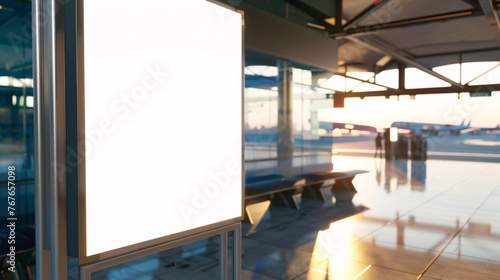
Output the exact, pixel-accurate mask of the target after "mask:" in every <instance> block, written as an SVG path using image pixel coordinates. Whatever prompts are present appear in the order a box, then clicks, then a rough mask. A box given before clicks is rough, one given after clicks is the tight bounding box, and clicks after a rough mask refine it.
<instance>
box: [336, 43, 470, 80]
mask: <svg viewBox="0 0 500 280" xmlns="http://www.w3.org/2000/svg"><path fill="white" fill-rule="evenodd" d="M346 38H347V39H348V40H350V41H352V42H354V43H356V44H358V45H361V46H363V47H365V48H367V49H370V50H373V51H376V52H379V53H382V54H384V55H388V56H390V57H392V58H393V59H395V60H398V61H400V62H403V63H406V64H408V65H411V66H413V67H415V68H417V69H420V70H422V71H424V72H425V73H427V74H429V75H432V76H434V77H436V78H438V79H440V80H443V81H445V82H447V83H449V84H451V85H453V86H454V87H456V88H463V87H464V86H463V85H461V84H459V83H457V82H455V81H453V80H451V79H449V78H447V77H445V76H443V75H441V74H439V73H436V72H434V71H432V70H431V69H429V68H427V67H425V66H423V65H421V64H419V63H417V62H415V61H413V60H412V59H410V58H408V57H406V56H403V55H401V54H399V53H397V52H395V51H393V50H391V49H389V48H386V47H384V46H382V45H380V44H377V42H376V41H375V39H374V38H372V39H366V40H363V39H359V38H356V37H346Z"/></svg>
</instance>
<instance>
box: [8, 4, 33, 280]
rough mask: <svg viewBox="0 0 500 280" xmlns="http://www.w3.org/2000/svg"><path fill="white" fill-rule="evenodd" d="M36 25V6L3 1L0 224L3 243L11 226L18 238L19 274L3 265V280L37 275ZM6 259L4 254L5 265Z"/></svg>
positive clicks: (17, 265)
mask: <svg viewBox="0 0 500 280" xmlns="http://www.w3.org/2000/svg"><path fill="white" fill-rule="evenodd" d="M31 22H32V21H31V1H25V0H9V1H0V209H1V210H0V219H2V220H3V221H4V222H8V223H6V224H5V226H3V227H2V228H1V229H0V236H1V237H0V239H2V242H3V241H4V240H7V239H3V238H4V237H5V238H6V237H7V236H12V232H13V230H12V228H9V227H8V226H7V224H12V223H13V225H15V238H16V239H15V241H16V244H15V246H16V247H15V248H16V273H12V271H9V270H8V268H9V266H7V265H2V266H1V268H0V278H1V279H29V278H27V277H29V275H30V274H31V275H32V276H34V274H33V268H34V258H33V253H34V249H35V240H34V224H35V218H34V213H35V207H34V184H33V176H34V145H33V143H34V140H33V138H34V137H33V79H32V55H31V51H32V50H31V49H32V48H31V43H32V36H31V34H32V33H31V30H32V26H31ZM9 244H10V245H13V244H11V243H9ZM4 253H5V254H6V253H7V252H4V250H2V253H1V254H4ZM5 258H6V256H5V255H0V262H1V263H2V264H3V263H4V260H5ZM30 268H31V269H30ZM16 277H18V278H16Z"/></svg>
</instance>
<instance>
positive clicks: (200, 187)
mask: <svg viewBox="0 0 500 280" xmlns="http://www.w3.org/2000/svg"><path fill="white" fill-rule="evenodd" d="M83 20H84V25H83V26H84V27H83V30H84V31H83V35H84V36H83V39H84V41H83V47H84V51H83V54H84V66H83V67H84V77H85V78H84V87H85V89H84V96H85V97H84V98H85V104H84V106H85V110H84V120H85V140H84V142H85V145H82V143H80V146H79V148H80V149H85V199H86V202H85V216H86V221H85V239H86V241H85V242H86V256H91V255H95V254H99V253H103V252H107V251H110V250H114V249H118V248H122V247H125V246H129V245H133V244H137V243H140V242H144V241H149V240H152V239H156V238H162V237H165V236H169V235H173V234H177V233H182V232H185V231H187V230H191V229H196V228H199V227H203V226H207V225H212V224H214V223H218V222H221V221H228V220H231V219H234V218H239V217H241V215H242V185H241V184H242V166H241V164H242V70H243V68H242V63H243V61H242V49H243V47H242V15H241V14H240V13H237V12H235V11H231V10H229V9H226V8H223V7H221V6H219V5H216V4H214V3H211V2H208V1H205V0H175V1H174V0H169V1H165V0H142V1H137V0H133V1H132V0H106V1H99V0H85V1H84V3H83ZM82 147H83V148H82Z"/></svg>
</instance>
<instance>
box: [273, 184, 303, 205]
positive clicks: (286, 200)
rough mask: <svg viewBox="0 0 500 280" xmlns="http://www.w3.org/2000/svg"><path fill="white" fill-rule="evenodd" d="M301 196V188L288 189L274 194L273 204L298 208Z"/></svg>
mask: <svg viewBox="0 0 500 280" xmlns="http://www.w3.org/2000/svg"><path fill="white" fill-rule="evenodd" d="M301 196H302V190H300V189H295V190H288V191H284V192H280V193H277V194H275V196H274V198H273V202H272V203H273V205H275V206H283V207H286V208H293V209H297V210H298V209H300V205H299V199H300V197H301Z"/></svg>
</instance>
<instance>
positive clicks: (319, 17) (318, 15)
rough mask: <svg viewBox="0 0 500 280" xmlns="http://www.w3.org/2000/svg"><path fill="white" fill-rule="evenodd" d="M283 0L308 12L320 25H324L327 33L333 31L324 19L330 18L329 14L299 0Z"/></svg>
mask: <svg viewBox="0 0 500 280" xmlns="http://www.w3.org/2000/svg"><path fill="white" fill-rule="evenodd" d="M285 1H286V2H287V3H290V4H291V5H293V6H295V7H296V8H297V9H299V10H301V11H303V12H304V13H306V14H308V15H309V16H310V17H312V18H313V19H314V20H316V21H317V22H318V24H321V26H323V27H325V29H326V30H327V31H328V32H329V33H331V32H332V31H333V26H332V25H330V24H329V23H327V22H326V21H325V19H327V18H331V17H332V16H331V15H328V14H326V13H324V12H322V11H320V10H318V9H316V8H314V7H311V6H309V5H307V4H305V3H304V2H302V1H300V0H285Z"/></svg>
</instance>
